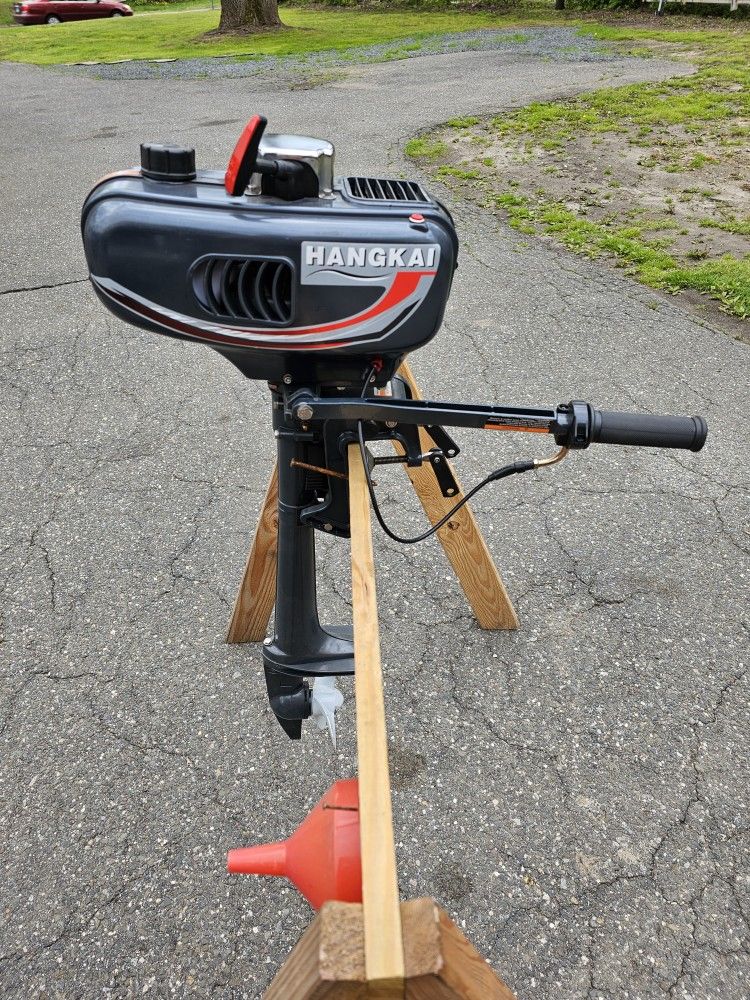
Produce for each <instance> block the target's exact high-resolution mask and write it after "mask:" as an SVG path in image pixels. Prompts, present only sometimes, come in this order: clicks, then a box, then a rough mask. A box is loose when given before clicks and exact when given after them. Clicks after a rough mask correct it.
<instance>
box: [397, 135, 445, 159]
mask: <svg viewBox="0 0 750 1000" xmlns="http://www.w3.org/2000/svg"><path fill="white" fill-rule="evenodd" d="M447 151H448V147H447V146H446V145H445V143H444V142H442V141H441V140H440V139H430V138H429V137H426V136H418V137H417V138H416V139H410V140H409V142H407V144H406V155H407V156H411V158H412V159H413V160H424V161H425V162H426V163H434V161H435V160H439V159H441V158H442V157H443V156H445V154H446V152H447Z"/></svg>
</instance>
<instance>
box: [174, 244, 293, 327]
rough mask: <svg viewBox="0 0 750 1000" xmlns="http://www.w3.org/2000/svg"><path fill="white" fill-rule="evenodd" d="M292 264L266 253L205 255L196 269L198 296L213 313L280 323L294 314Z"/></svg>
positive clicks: (257, 321)
mask: <svg viewBox="0 0 750 1000" xmlns="http://www.w3.org/2000/svg"><path fill="white" fill-rule="evenodd" d="M292 279H293V271H292V265H291V264H290V263H289V261H287V260H278V259H273V258H270V259H269V258H267V257H204V258H203V259H202V260H200V261H198V263H197V265H196V266H195V267H194V269H193V273H192V281H193V291H194V293H195V297H196V298H197V299H198V301H199V302H200V304H201V305H202V306H203V308H204V309H205V310H206V312H209V313H211V315H212V316H221V317H228V318H230V319H249V320H253V321H254V322H256V323H270V324H273V325H277V326H281V325H283V324H285V323H289V322H290V321H291V318H292V288H293V285H294V282H293V280H292Z"/></svg>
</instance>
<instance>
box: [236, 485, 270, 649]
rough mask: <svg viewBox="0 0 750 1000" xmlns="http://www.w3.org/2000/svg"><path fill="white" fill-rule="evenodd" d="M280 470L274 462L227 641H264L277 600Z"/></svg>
mask: <svg viewBox="0 0 750 1000" xmlns="http://www.w3.org/2000/svg"><path fill="white" fill-rule="evenodd" d="M278 503H279V470H278V466H276V465H274V468H273V473H272V474H271V481H270V482H269V484H268V490H267V491H266V497H265V499H264V501H263V507H262V508H261V512H260V517H259V519H258V527H257V528H256V530H255V538H254V539H253V544H252V547H251V548H250V554H249V556H248V557H247V564H246V565H245V572H244V575H243V577H242V583H241V584H240V589H239V590H238V592H237V597H236V599H235V602H234V609H233V611H232V619H231V621H230V622H229V630H228V631H227V642H262V641H263V639H265V637H266V631H267V629H268V622H269V620H270V618H271V612H272V611H273V606H274V604H275V602H276V550H277V539H278V529H279V513H278Z"/></svg>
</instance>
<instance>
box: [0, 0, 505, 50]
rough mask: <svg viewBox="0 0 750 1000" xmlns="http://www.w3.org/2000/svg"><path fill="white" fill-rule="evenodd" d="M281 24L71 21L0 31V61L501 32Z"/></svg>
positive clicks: (299, 13) (417, 18) (444, 26)
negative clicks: (240, 31) (254, 27)
mask: <svg viewBox="0 0 750 1000" xmlns="http://www.w3.org/2000/svg"><path fill="white" fill-rule="evenodd" d="M281 17H282V19H283V21H284V23H285V24H286V25H288V26H289V27H290V28H294V29H297V30H294V31H278V32H270V33H268V34H259V35H246V36H230V37H227V38H211V39H203V38H202V36H203V35H204V34H205V32H207V31H211V30H212V29H213V28H215V27H217V25H218V23H219V10H218V5H217V9H216V10H215V11H211V10H206V11H197V10H189V11H185V12H184V13H176V14H175V13H169V12H165V13H153V14H149V16H148V17H145V16H139V15H135V16H134V17H132V18H121V19H115V20H111V19H109V18H107V19H104V20H102V21H93V22H85V21H78V22H75V21H74V22H70V23H68V24H63V25H58V26H56V27H54V28H50V27H49V26H47V25H39V26H34V27H24V28H22V29H17V28H11V29H8V30H0V59H7V60H12V61H15V62H30V63H37V64H39V65H50V64H54V63H68V62H81V61H84V60H95V59H96V60H103V61H104V60H115V59H155V58H186V57H189V56H206V55H220V54H222V53H232V54H236V53H240V54H243V55H247V56H249V57H252V56H256V55H274V56H281V55H296V54H299V53H303V52H316V51H320V50H322V49H346V48H350V47H351V46H354V45H371V44H375V43H378V42H387V41H391V40H393V39H398V38H404V37H407V36H409V37H414V38H422V37H425V36H427V35H433V34H437V33H440V32H448V31H467V30H471V29H475V28H483V27H494V26H497V25H506V24H507V23H508V19H507V18H503V17H499V16H497V15H493V14H486V13H485V14H466V13H445V12H442V11H432V12H417V11H413V10H401V11H399V12H398V13H394V14H380V13H376V14H370V13H359V12H355V11H352V10H346V9H344V10H330V9H329V10H306V9H296V8H290V7H284V8H282V11H281Z"/></svg>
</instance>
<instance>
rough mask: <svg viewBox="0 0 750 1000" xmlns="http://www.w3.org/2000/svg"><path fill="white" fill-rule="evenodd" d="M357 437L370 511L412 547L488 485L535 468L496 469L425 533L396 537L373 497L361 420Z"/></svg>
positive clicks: (525, 463) (519, 465)
mask: <svg viewBox="0 0 750 1000" xmlns="http://www.w3.org/2000/svg"><path fill="white" fill-rule="evenodd" d="M375 371H376V369H375V368H374V367H373V368H370V370H369V371H368V373H367V378H366V379H365V385H364V388H363V389H362V398H363V399H364V398H365V396H366V394H367V388H368V386H369V384H370V379H371V378H372V376H373V375H374V374H375ZM357 437H358V439H359V452H360V455H361V456H362V465H363V466H364V470H365V481H366V483H367V491H368V493H369V494H370V503H371V504H372V509H373V510H374V511H375V517H376V518H377V520H378V524H379V525H380V527H381V528H382V529H383V531H384V532H385V533H386V535H388V537H389V538H391V539H393V541H394V542H400V543H401V544H402V545H414V544H415V543H416V542H423V541H424V540H425V539H427V538H429V537H430V536H431V535H434V534H435V532H436V531H439V530H440V529H441V528H442V527H443V525H444V524H447V523H448V521H450V519H451V518H452V517H453V515H454V514H456V513H457V512H458V511H459V510H460V509H461V508H462V507H463V505H464V504H465V503H468V502H469V500H471V498H472V497H473V496H474V495H475V494H477V493H478V492H479V491H480V490H481V489H484V487H485V486H488V485H489V484H490V483H494V482H497V481H498V480H499V479H506V478H507V477H508V476H514V475H516V474H517V473H519V472H531V470H532V469H534V468H535V465H534V461H533V459H525V460H522V461H520V462H512V463H511V464H510V465H504V466H502V468H500V469H496V470H495V471H494V472H491V473H490V474H489V476H486V477H485V478H484V479H483V480H482V481H481V482H480V483H477V485H476V486H473V487H472V488H471V489H470V490H469V492H468V493H466V494H465V495H464V496H463V497H461V499H460V500H459V501H458V503H457V504H456V505H455V506H454V507H452V508H451V509H450V510H449V511H448V513H447V514H446V515H445V516H444V517H441V518H440V520H439V521H438V522H437V524H433V526H432V527H431V528H428V529H427V530H426V531H423V532H422V534H421V535H415V536H414V538H402V537H401V536H400V535H397V534H396V533H395V532H393V531H391V529H390V528H389V527H388V525H387V524H386V523H385V521H384V519H383V515H382V514H381V512H380V506H379V505H378V500H377V497H376V496H375V487H374V486H373V483H372V479H371V477H370V465H369V462H368V461H367V447H366V445H365V435H364V430H363V422H362V421H361V420H358V421H357Z"/></svg>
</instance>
